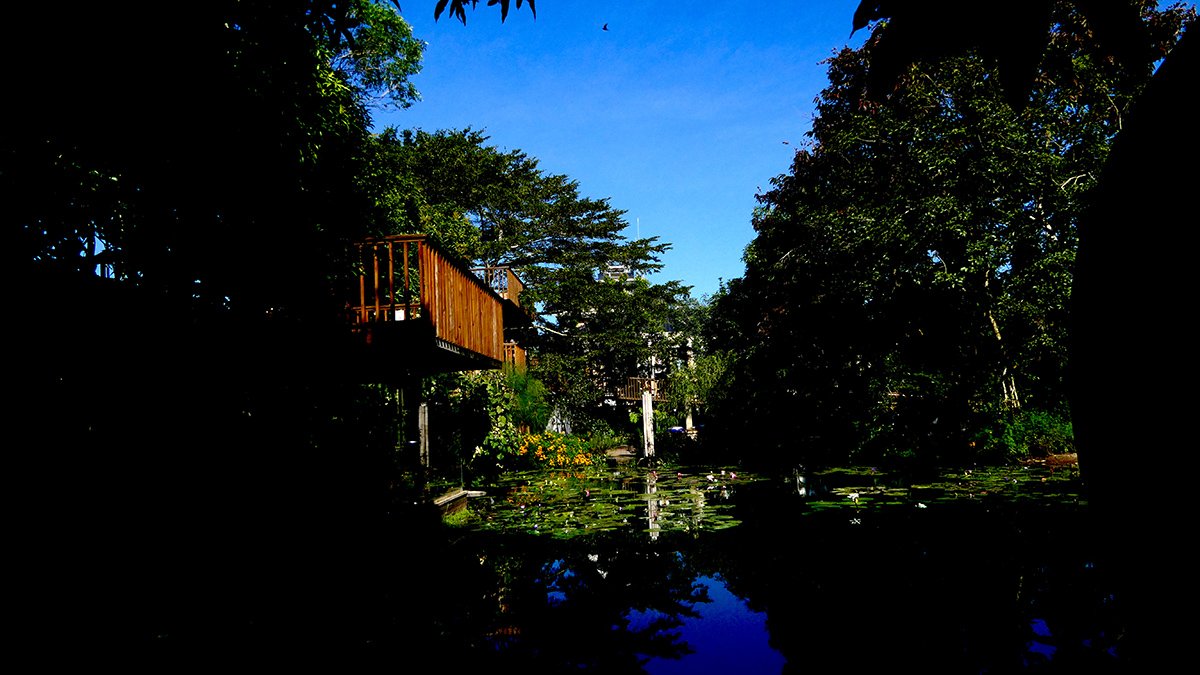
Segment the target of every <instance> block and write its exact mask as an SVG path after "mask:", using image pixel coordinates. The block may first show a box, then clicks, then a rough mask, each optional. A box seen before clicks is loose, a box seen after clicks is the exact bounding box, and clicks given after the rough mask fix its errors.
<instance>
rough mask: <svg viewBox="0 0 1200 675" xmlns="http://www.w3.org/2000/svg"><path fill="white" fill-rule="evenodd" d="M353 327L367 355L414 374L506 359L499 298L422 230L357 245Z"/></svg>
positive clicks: (495, 363)
mask: <svg viewBox="0 0 1200 675" xmlns="http://www.w3.org/2000/svg"><path fill="white" fill-rule="evenodd" d="M358 251H359V264H360V265H361V268H360V270H359V275H358V293H357V301H356V302H352V303H350V306H349V307H348V309H349V314H350V320H351V323H352V324H353V327H354V331H355V333H356V334H358V335H360V336H361V338H362V343H363V344H364V345H366V346H367V347H368V348H369V350H370V352H371V354H372V358H373V359H376V360H380V359H386V360H390V361H391V362H392V363H393V364H398V363H402V364H403V367H404V368H405V369H406V370H407V371H409V372H414V373H422V374H427V373H434V372H448V371H454V370H479V369H488V368H499V367H500V364H501V363H502V362H503V361H504V358H505V348H504V300H503V299H502V298H501V296H500V295H499V294H498V293H497V292H496V291H495V290H493V289H492V287H491V286H490V285H489V284H488V283H486V282H485V281H484V280H483V279H481V278H480V277H479V276H478V275H477V274H475V273H473V272H472V271H471V269H470V268H468V267H467V266H465V265H463V264H461V263H459V262H457V261H455V260H454V259H452V258H451V257H450V256H448V255H447V254H446V253H444V252H443V251H441V250H440V249H438V248H437V247H436V246H434V245H433V243H432V242H430V241H428V240H427V239H425V237H424V235H393V236H389V237H382V238H378V239H370V240H367V241H364V242H361V243H359V244H358Z"/></svg>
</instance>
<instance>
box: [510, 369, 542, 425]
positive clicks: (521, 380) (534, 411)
mask: <svg viewBox="0 0 1200 675" xmlns="http://www.w3.org/2000/svg"><path fill="white" fill-rule="evenodd" d="M504 374H505V385H506V386H507V387H508V389H509V391H511V392H512V396H511V404H512V418H513V421H514V422H515V423H516V425H517V427H518V428H522V429H525V430H526V431H528V430H530V429H545V428H546V424H547V423H548V422H549V421H550V403H549V401H547V399H546V396H547V392H546V386H545V385H544V384H542V383H541V381H539V380H538V379H537V378H535V377H533V376H532V375H530V374H529V372H528V371H527V370H525V369H521V368H506V369H505V371H504Z"/></svg>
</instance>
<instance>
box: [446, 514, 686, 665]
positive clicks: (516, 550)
mask: <svg viewBox="0 0 1200 675" xmlns="http://www.w3.org/2000/svg"><path fill="white" fill-rule="evenodd" d="M457 546H458V547H459V548H461V550H458V551H457V555H458V557H460V558H461V559H465V560H468V564H467V565H464V567H463V568H461V569H460V572H462V573H464V575H465V576H464V577H463V578H461V579H458V580H457V583H456V582H455V580H453V579H448V580H447V589H448V591H449V592H451V593H454V594H461V597H457V596H456V597H447V598H445V599H444V601H442V602H437V603H434V605H433V607H432V610H433V613H432V615H431V619H432V621H433V622H434V623H435V624H436V625H437V629H436V630H435V631H434V632H435V633H437V638H436V640H437V642H438V645H439V647H440V648H441V650H442V651H444V653H445V654H446V655H447V657H450V658H453V659H454V663H456V664H461V665H463V666H464V667H465V666H471V665H475V666H481V667H482V666H487V667H497V666H500V667H504V666H509V667H513V668H518V667H519V668H521V669H522V670H523V671H524V672H570V671H579V670H582V671H585V672H604V673H640V672H643V669H642V663H644V662H645V661H646V659H647V658H649V657H662V658H676V657H679V656H682V655H683V654H686V653H688V652H689V651H691V650H690V648H689V646H688V645H687V644H686V643H684V642H682V641H681V639H680V635H679V633H678V631H677V629H678V628H679V626H680V625H681V624H682V622H683V620H684V619H685V618H688V617H693V616H695V615H696V613H695V611H694V610H693V609H692V607H693V604H694V603H697V602H704V601H706V600H707V597H706V595H707V593H706V590H705V589H704V587H702V586H700V587H694V585H693V584H694V581H695V579H696V576H697V572H696V570H695V569H694V568H693V567H692V565H691V564H690V563H689V562H688V558H687V557H685V556H681V555H677V554H675V553H674V552H672V550H671V549H664V548H661V547H657V546H655V545H653V544H652V543H648V542H646V541H645V539H644V534H642V533H634V532H629V533H628V536H626V534H624V533H623V534H620V535H613V536H606V537H596V538H589V539H587V540H586V541H585V540H570V541H563V540H548V539H544V538H543V539H538V538H526V537H512V536H510V537H503V536H498V537H494V538H491V539H488V540H486V541H485V540H484V539H483V538H476V539H473V540H471V541H468V540H463V541H462V542H460V543H459V544H458V545H457ZM472 561H473V562H472ZM470 565H473V566H474V569H470V570H468V569H467V567H469V566H470ZM480 588H491V589H493V590H492V591H491V592H490V593H485V594H480V593H479V592H478V590H479V589H480ZM631 618H632V619H633V620H631Z"/></svg>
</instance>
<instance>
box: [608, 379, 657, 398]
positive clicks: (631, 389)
mask: <svg viewBox="0 0 1200 675" xmlns="http://www.w3.org/2000/svg"><path fill="white" fill-rule="evenodd" d="M663 384H664V382H663V381H662V380H652V379H650V378H648V377H631V378H628V379H627V380H626V381H625V384H623V385H621V386H619V387H617V398H619V399H623V400H626V401H640V400H642V392H643V391H649V392H650V398H651V399H653V400H655V401H659V400H662V393H661V391H660V389H661V388H662V385H663Z"/></svg>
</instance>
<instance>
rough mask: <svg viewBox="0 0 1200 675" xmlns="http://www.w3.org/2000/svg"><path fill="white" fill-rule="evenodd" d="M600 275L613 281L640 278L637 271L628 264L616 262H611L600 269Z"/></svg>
mask: <svg viewBox="0 0 1200 675" xmlns="http://www.w3.org/2000/svg"><path fill="white" fill-rule="evenodd" d="M600 276H601V278H604V279H611V280H613V281H633V280H635V279H637V278H638V275H637V273H636V272H634V271H633V270H631V269H629V266H628V265H624V264H622V263H616V262H614V263H609V264H608V267H605V268H604V269H602V270H600Z"/></svg>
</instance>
